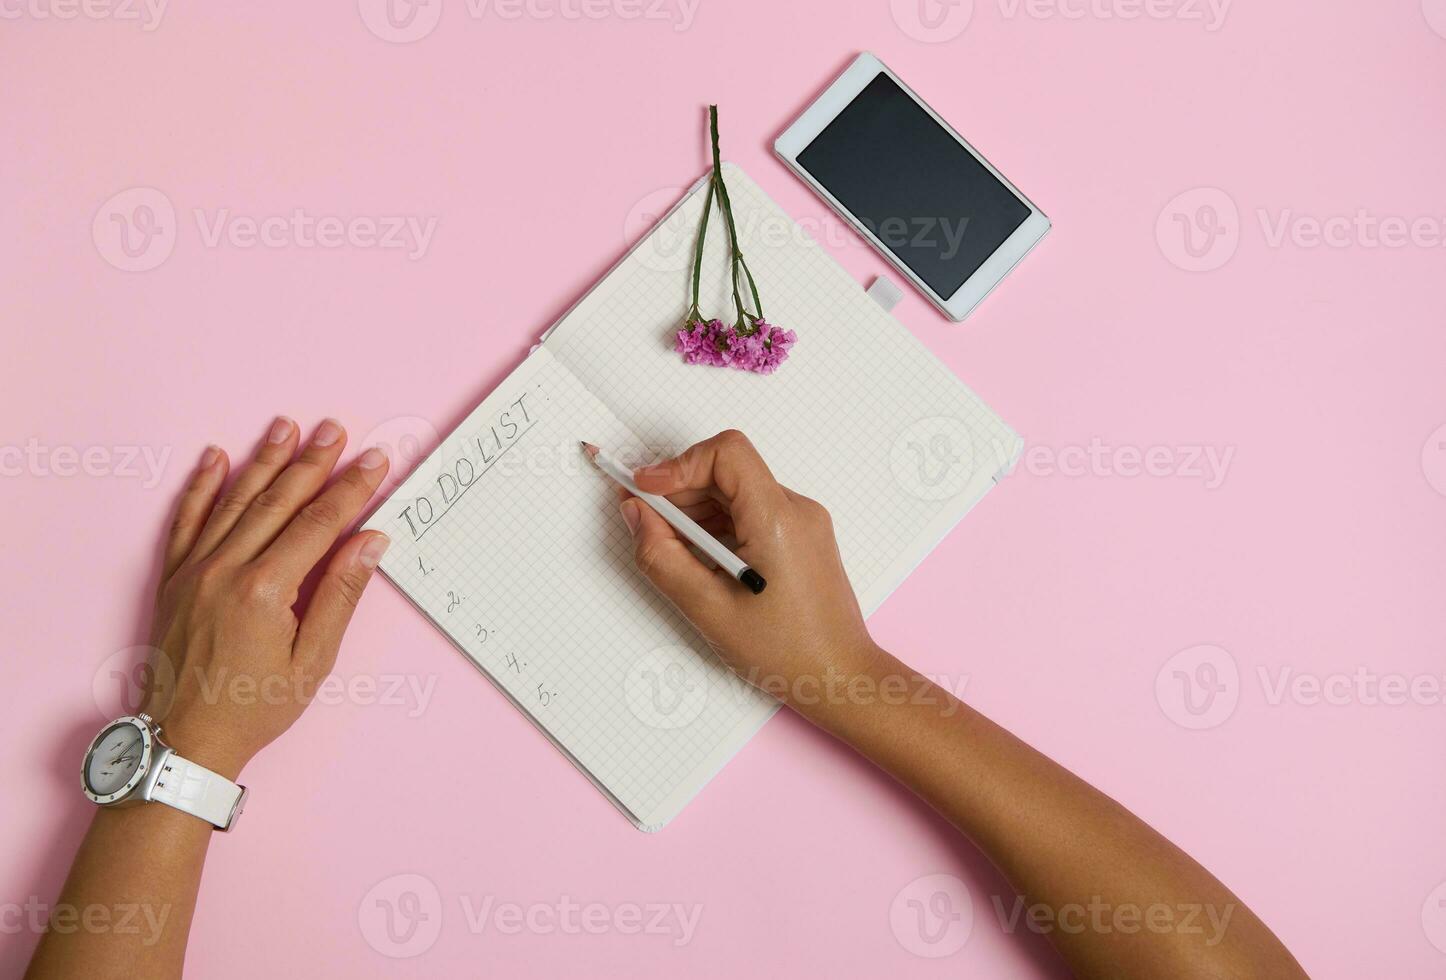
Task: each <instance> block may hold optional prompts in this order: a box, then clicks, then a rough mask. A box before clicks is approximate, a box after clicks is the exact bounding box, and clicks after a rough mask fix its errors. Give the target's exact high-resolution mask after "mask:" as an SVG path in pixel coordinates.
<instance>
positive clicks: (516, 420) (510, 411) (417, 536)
mask: <svg viewBox="0 0 1446 980" xmlns="http://www.w3.org/2000/svg"><path fill="white" fill-rule="evenodd" d="M526 400H527V395H525V394H524V395H521V396H519V397H518V398H517V400H516V401H514V402H512V404H510V405H508V406H507V407H506V408H505V409H503V410H502V411H501V412H499V413H498V414H497V417H496V418H495V419H494V420H493V421H492V422H491V424H489V425H488V426H487V427H486V428H482V429H478V430H477V431H475V432H473V433H472V434H471V435H469V436H468V437H467V438H466V439H465V440H463V441H462V443H461V449H462V451H461V453H460V454H458V455H457V456H455V457H453V458H452V459H449V460H444V461H443V463H442V471H441V472H440V473H438V474H437V477H436V479H435V480H434V481H433V482H432V484H431V485H430V486H426V487H425V489H423V490H422V492H421V495H420V496H417V497H413V498H412V502H411V503H409V504H407V506H405V507H403V508H402V510H401V513H400V514H398V515H397V516H399V517H400V518H401V519H402V520H404V521H406V522H407V528H408V530H410V531H411V532H412V540H413V541H420V540H421V539H422V537H423V535H425V534H426V533H427V532H428V531H430V530H431V529H432V528H434V527H436V526H437V524H438V523H439V522H440V521H441V520H442V518H443V517H444V516H446V514H447V512H448V511H449V510H451V509H452V506H453V505H454V504H456V503H457V501H459V500H461V499H462V497H463V496H464V495H465V494H466V493H467V491H468V490H470V489H471V488H472V487H474V486H476V484H477V482H478V481H479V480H480V479H481V478H482V475H483V474H484V473H486V472H487V471H488V470H489V469H491V468H492V467H493V466H495V465H496V464H497V461H498V460H500V459H502V457H503V456H505V455H506V454H507V452H508V451H509V450H510V449H512V448H513V447H514V446H516V445H517V444H518V443H519V442H520V441H521V440H522V437H523V436H524V435H526V434H527V431H528V430H529V429H531V428H532V427H533V426H534V425H536V424H537V420H536V419H535V418H534V417H533V416H532V415H530V414H529V413H528V411H527V404H526Z"/></svg>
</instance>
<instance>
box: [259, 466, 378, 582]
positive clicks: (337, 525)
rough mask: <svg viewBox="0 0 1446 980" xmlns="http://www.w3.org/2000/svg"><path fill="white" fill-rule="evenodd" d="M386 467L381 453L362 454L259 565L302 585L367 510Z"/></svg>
mask: <svg viewBox="0 0 1446 980" xmlns="http://www.w3.org/2000/svg"><path fill="white" fill-rule="evenodd" d="M387 467H388V463H387V457H386V454H385V453H383V452H382V451H381V450H380V449H377V448H375V447H374V448H372V449H368V450H367V451H366V452H364V453H362V454H361V456H360V457H359V458H358V459H357V460H356V462H354V463H352V464H351V465H350V466H348V467H347V468H346V469H345V470H344V471H343V472H342V474H341V476H339V477H337V479H336V482H334V483H333V484H332V485H331V486H329V487H327V488H326V490H325V491H324V492H323V493H322V494H321V496H319V497H317V498H316V499H315V500H313V501H311V503H309V504H306V505H305V506H304V507H302V508H301V509H300V510H299V511H298V512H297V513H296V516H295V517H294V518H292V520H291V523H290V524H288V525H286V528H285V529H284V530H283V531H282V532H281V534H280V535H279V536H277V538H276V540H275V541H273V542H272V543H271V544H270V545H269V546H268V547H267V548H266V550H265V551H263V552H262V553H261V555H260V557H259V558H257V564H259V565H262V566H268V567H270V568H272V569H274V570H275V572H276V574H277V576H278V578H279V579H280V580H281V581H284V582H288V583H296V584H299V583H300V582H301V580H302V579H304V578H305V577H306V576H307V574H308V573H309V572H310V571H311V570H312V569H313V568H315V567H316V564H317V562H319V561H321V560H322V559H323V558H325V557H326V553H327V552H328V551H330V550H331V547H332V545H334V544H336V539H337V538H339V537H340V536H341V533H342V531H344V530H345V529H346V528H347V526H348V525H349V524H351V522H352V521H354V520H356V518H357V515H358V514H360V513H361V512H362V508H364V507H366V505H367V501H369V500H371V498H372V494H373V493H375V492H376V489H377V487H378V486H380V485H381V482H382V480H383V479H384V478H385V477H386V475H387ZM238 530H239V529H238Z"/></svg>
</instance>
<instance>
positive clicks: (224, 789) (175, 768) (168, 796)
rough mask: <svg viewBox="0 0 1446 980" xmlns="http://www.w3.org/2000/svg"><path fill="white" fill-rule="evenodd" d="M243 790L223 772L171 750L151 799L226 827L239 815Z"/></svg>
mask: <svg viewBox="0 0 1446 980" xmlns="http://www.w3.org/2000/svg"><path fill="white" fill-rule="evenodd" d="M245 792H246V789H245V787H243V786H237V785H236V784H235V783H233V782H231V780H229V779H227V778H226V777H225V776H218V775H217V774H216V773H214V772H212V771H211V770H209V769H207V768H206V767H205V766H199V765H197V764H196V763H194V762H191V761H190V760H188V759H182V758H181V757H180V756H179V755H177V754H176V753H175V752H172V753H170V754H169V755H168V756H166V758H165V760H164V761H163V762H162V763H161V771H160V772H159V773H158V774H157V775H156V783H155V786H154V787H153V788H152V790H151V799H152V800H153V801H155V802H158V803H166V804H169V805H170V806H173V807H175V808H176V809H177V810H182V811H184V812H186V813H189V814H191V815H193V816H197V817H200V818H201V819H202V820H205V821H207V822H209V823H211V824H213V825H215V826H217V827H219V828H220V829H222V830H229V829H230V826H231V823H232V821H233V819H234V818H235V817H236V816H238V815H239V809H240V808H239V807H238V806H237V804H238V803H239V802H240V800H241V797H242V795H243V794H244V793H245Z"/></svg>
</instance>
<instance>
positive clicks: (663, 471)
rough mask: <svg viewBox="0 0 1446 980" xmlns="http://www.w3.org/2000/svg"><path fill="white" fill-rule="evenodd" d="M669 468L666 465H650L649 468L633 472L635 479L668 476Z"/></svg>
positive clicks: (642, 467)
mask: <svg viewBox="0 0 1446 980" xmlns="http://www.w3.org/2000/svg"><path fill="white" fill-rule="evenodd" d="M667 475H668V467H667V465H666V464H664V463H649V464H648V465H647V466H639V467H638V468H637V469H635V470H633V479H634V480H636V479H638V478H639V477H648V476H667Z"/></svg>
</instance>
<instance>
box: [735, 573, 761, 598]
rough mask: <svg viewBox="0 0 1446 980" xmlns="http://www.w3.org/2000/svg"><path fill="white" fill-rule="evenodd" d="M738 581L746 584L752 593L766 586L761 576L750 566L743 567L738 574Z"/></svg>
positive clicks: (756, 592) (755, 593)
mask: <svg viewBox="0 0 1446 980" xmlns="http://www.w3.org/2000/svg"><path fill="white" fill-rule="evenodd" d="M738 581H740V582H742V583H743V584H744V585H746V586H748V588H749V589H750V590H751V591H752V592H753V594H754V595H757V594H758V593H760V592H762V591H763V590H764V589H765V588H767V587H768V583H767V582H765V581H764V580H763V576H762V575H759V574H758V573H757V572H755V571H754V570H753V569H751V568H745V569H743V571H742V572H741V573H740V574H739V575H738Z"/></svg>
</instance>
